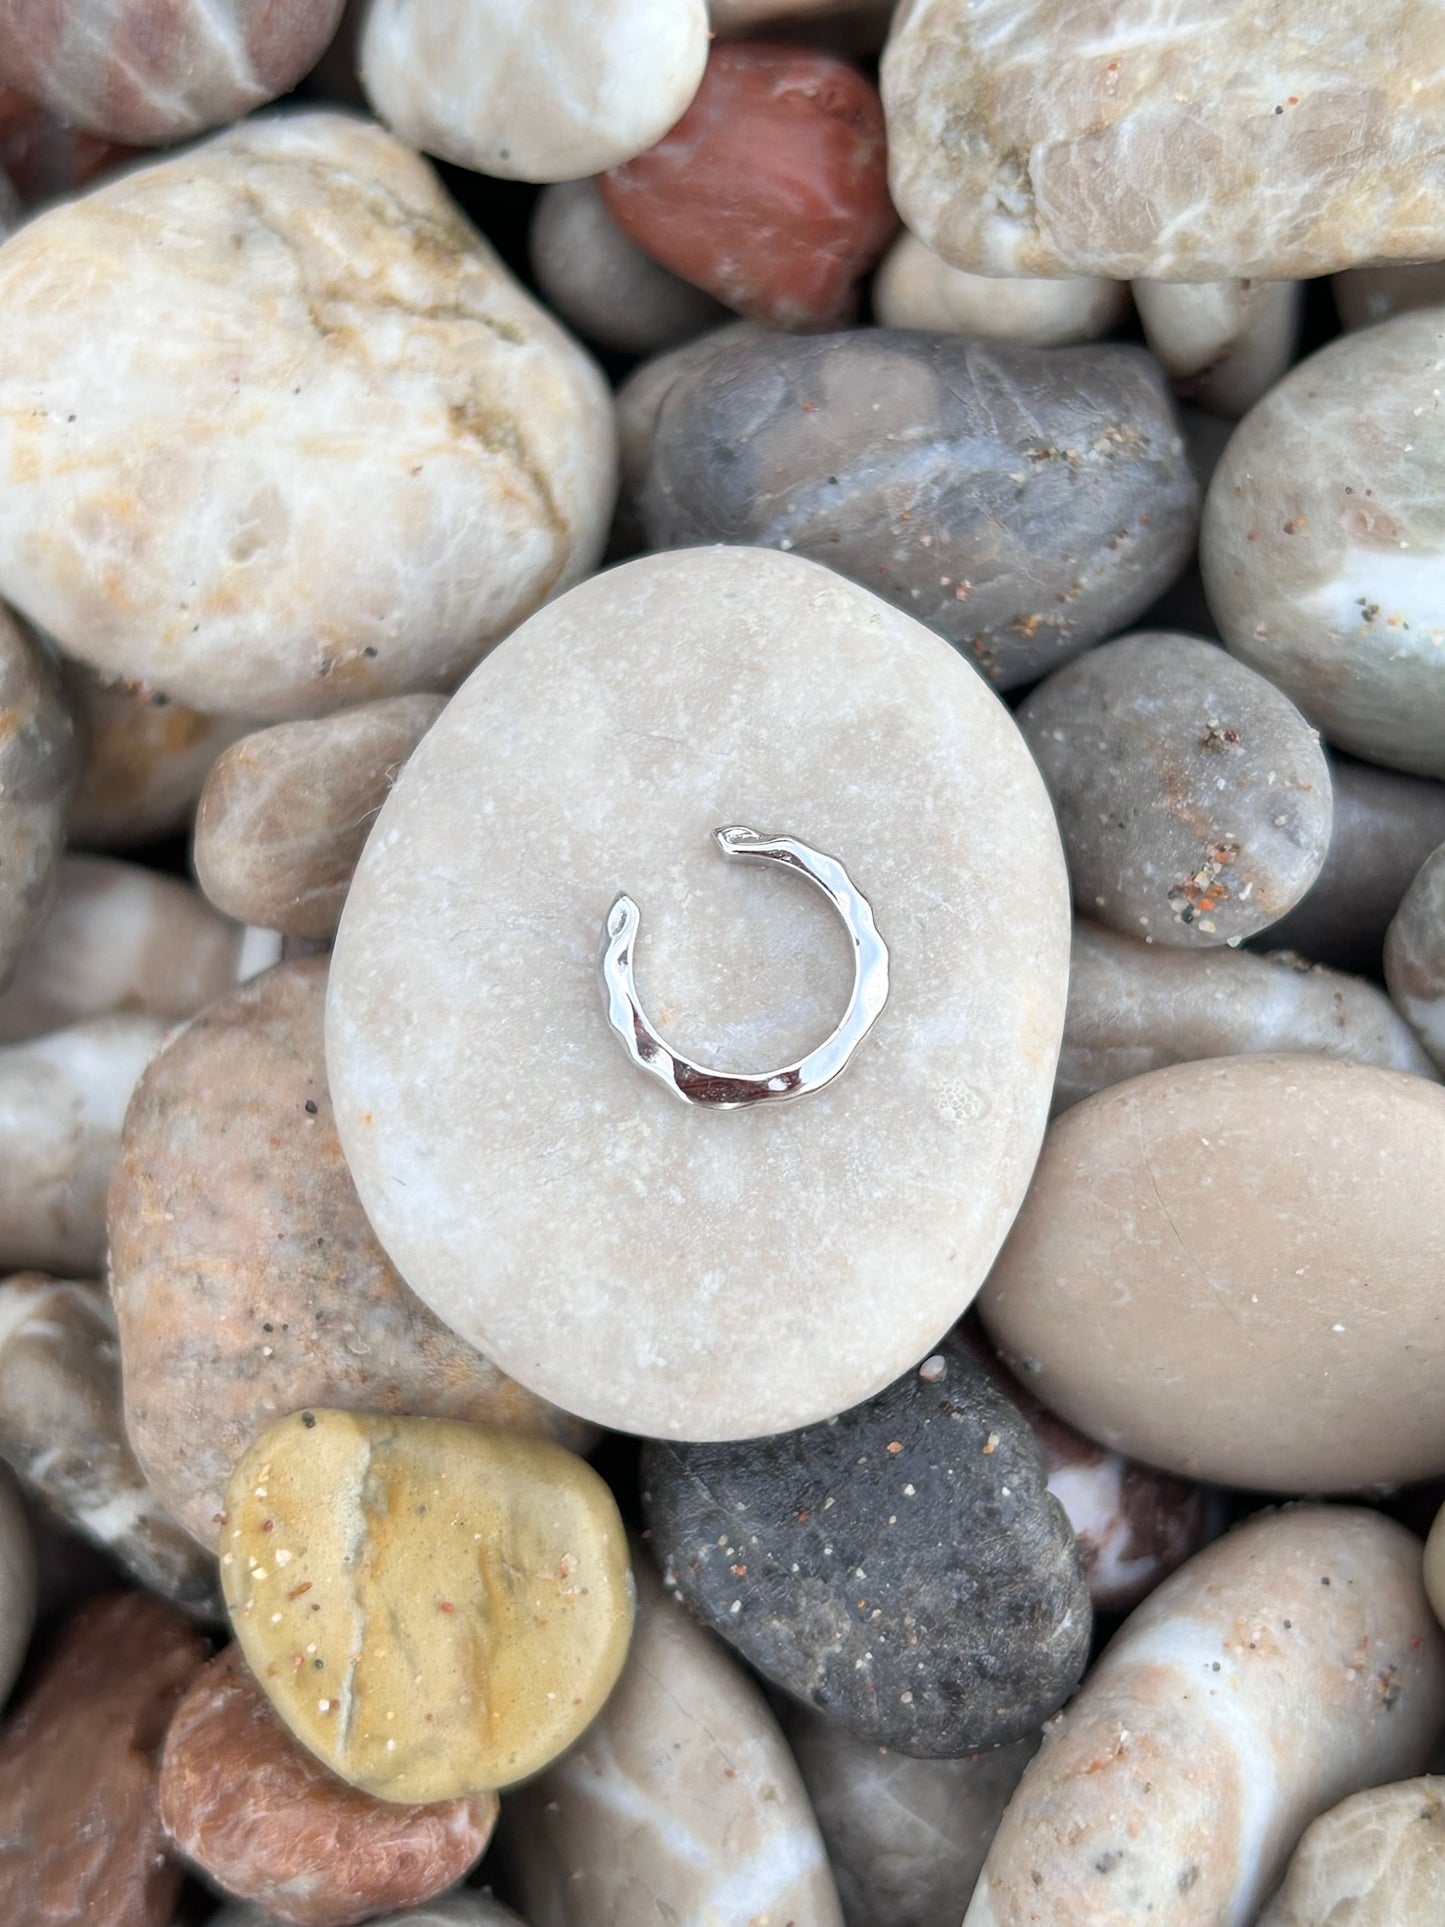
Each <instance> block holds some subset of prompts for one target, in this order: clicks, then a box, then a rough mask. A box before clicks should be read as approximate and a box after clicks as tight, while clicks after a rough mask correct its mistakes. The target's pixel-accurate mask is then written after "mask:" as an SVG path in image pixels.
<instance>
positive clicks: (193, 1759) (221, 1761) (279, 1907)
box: [159, 1646, 497, 1927]
mask: <svg viewBox="0 0 1445 1927" xmlns="http://www.w3.org/2000/svg"><path fill="white" fill-rule="evenodd" d="M301 1658H302V1665H301V1667H300V1668H297V1669H296V1670H298V1671H300V1672H304V1673H308V1674H310V1675H311V1678H310V1681H309V1683H310V1684H311V1685H313V1686H314V1685H316V1684H317V1683H318V1676H317V1675H316V1674H314V1673H313V1672H312V1669H311V1666H310V1664H309V1663H308V1662H307V1661H306V1659H305V1656H304V1654H303V1655H301ZM320 1683H321V1684H322V1685H324V1684H325V1681H324V1680H321V1681H320ZM159 1798H160V1814H161V1823H162V1825H163V1826H164V1827H165V1830H166V1833H167V1834H168V1836H169V1837H170V1840H171V1841H172V1843H173V1844H174V1846H175V1847H177V1848H178V1849H179V1850H180V1852H181V1853H183V1854H184V1855H185V1857H186V1859H187V1860H189V1861H190V1862H191V1864H192V1865H193V1866H196V1867H199V1868H200V1870H201V1871H202V1873H204V1874H205V1875H206V1877H207V1878H208V1879H210V1880H213V1881H215V1882H216V1883H217V1885H218V1886H220V1887H221V1888H223V1889H224V1890H225V1891H226V1892H227V1893H231V1894H237V1895H239V1896H240V1897H242V1898H243V1899H246V1900H254V1901H258V1902H259V1903H260V1904H261V1905H262V1906H264V1907H269V1908H270V1909H271V1911H272V1912H273V1913H275V1914H277V1915H278V1916H279V1917H280V1918H281V1919H282V1920H284V1921H288V1922H291V1923H292V1924H293V1927H353V1923H355V1922H358V1921H362V1920H370V1919H371V1918H372V1916H373V1915H375V1914H377V1913H379V1912H380V1911H381V1910H382V1909H383V1908H384V1907H402V1906H407V1905H409V1904H411V1903H413V1902H416V1901H422V1900H430V1899H431V1898H432V1896H433V1895H434V1894H439V1893H443V1892H445V1890H446V1889H447V1888H448V1887H451V1886H453V1885H455V1883H456V1882H457V1881H458V1880H461V1879H462V1878H463V1877H464V1876H465V1874H466V1873H467V1870H468V1869H469V1868H470V1867H471V1866H472V1865H473V1863H474V1862H475V1861H476V1860H477V1859H478V1858H479V1857H480V1855H481V1853H482V1850H483V1848H484V1847H485V1846H486V1844H487V1841H488V1839H489V1837H490V1835H491V1832H492V1828H493V1827H494V1826H495V1825H496V1819H497V1796H496V1795H495V1793H476V1794H472V1795H471V1796H469V1797H468V1798H466V1799H458V1800H449V1801H446V1802H444V1803H442V1804H439V1805H433V1806H401V1805H396V1804H394V1803H392V1802H390V1801H386V1800H375V1799H372V1798H371V1796H370V1795H369V1794H366V1793H359V1792H358V1791H357V1790H356V1788H355V1787H350V1786H347V1785H346V1783H345V1782H344V1781H342V1780H338V1779H337V1778H336V1776H335V1775H334V1774H332V1773H328V1772H327V1770H326V1768H325V1767H324V1766H322V1765H321V1764H320V1763H319V1762H318V1761H317V1760H315V1759H313V1757H312V1756H311V1754H309V1753H308V1752H307V1751H306V1750H305V1748H304V1747H302V1746H301V1745H299V1744H298V1742H297V1741H296V1740H294V1739H293V1738H292V1737H291V1735H290V1733H288V1732H287V1730H286V1728H285V1727H284V1726H283V1725H282V1723H281V1721H280V1720H279V1719H277V1717H276V1715H275V1713H274V1712H273V1711H272V1710H271V1706H270V1704H269V1702H268V1701H267V1699H266V1695H265V1694H264V1693H263V1692H262V1691H261V1688H260V1687H259V1686H258V1685H257V1684H256V1681H255V1680H254V1678H253V1677H252V1676H251V1673H250V1672H249V1670H248V1669H247V1666H246V1662H245V1660H244V1659H243V1658H242V1656H241V1651H240V1648H239V1647H237V1646H228V1647H227V1648H226V1650H225V1651H224V1652H223V1653H221V1654H220V1655H219V1656H218V1657H217V1658H215V1659H213V1660H212V1661H211V1662H210V1664H209V1665H208V1666H207V1667H205V1668H204V1670H203V1671H202V1672H201V1673H200V1674H199V1675H198V1676H197V1677H196V1679H195V1680H194V1681H193V1682H192V1684H191V1687H190V1690H189V1691H188V1692H187V1694H186V1696H185V1698H184V1699H183V1700H182V1701H181V1703H180V1705H179V1706H178V1707H177V1708H176V1712H175V1717H174V1718H173V1719H172V1721H171V1724H170V1728H169V1730H168V1732H167V1734H166V1744H165V1751H164V1753H163V1754H162V1756H161V1771H160V1793H159Z"/></svg>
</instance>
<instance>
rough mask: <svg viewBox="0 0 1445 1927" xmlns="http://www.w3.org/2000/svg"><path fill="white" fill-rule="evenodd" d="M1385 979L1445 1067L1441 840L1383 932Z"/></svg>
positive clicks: (1444, 855)
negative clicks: (1387, 927)
mask: <svg viewBox="0 0 1445 1927" xmlns="http://www.w3.org/2000/svg"><path fill="white" fill-rule="evenodd" d="M1385 982H1386V983H1387V984H1388V985H1389V987H1390V995H1391V996H1392V997H1393V998H1394V1000H1395V1002H1396V1003H1397V1004H1398V1005H1399V1007H1400V1009H1401V1010H1402V1011H1403V1012H1404V1014H1405V1016H1406V1017H1407V1018H1408V1019H1409V1020H1410V1022H1411V1024H1413V1025H1414V1027H1415V1031H1416V1034H1417V1035H1418V1037H1419V1039H1420V1042H1421V1043H1422V1044H1423V1045H1424V1046H1425V1048H1426V1050H1427V1051H1429V1053H1430V1055H1431V1057H1433V1058H1434V1060H1435V1062H1436V1063H1437V1064H1438V1065H1439V1066H1440V1068H1441V1069H1442V1070H1445V843H1442V844H1441V845H1440V847H1439V848H1438V849H1436V850H1433V851H1432V852H1431V854H1430V855H1429V856H1427V857H1426V859H1425V861H1424V863H1423V864H1421V866H1420V869H1419V871H1418V873H1417V875H1416V877H1415V880H1414V882H1413V883H1412V884H1411V885H1410V887H1409V889H1408V890H1407V891H1406V892H1405V894H1404V896H1403V897H1402V898H1401V900H1400V907H1399V909H1398V910H1397V911H1396V912H1395V916H1394V920H1393V922H1392V923H1391V925H1390V927H1389V929H1388V930H1387V931H1386V932H1385Z"/></svg>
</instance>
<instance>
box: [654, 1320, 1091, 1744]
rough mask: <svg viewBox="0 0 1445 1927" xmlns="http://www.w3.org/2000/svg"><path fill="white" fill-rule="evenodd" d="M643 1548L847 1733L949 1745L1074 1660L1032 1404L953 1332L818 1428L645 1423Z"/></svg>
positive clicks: (718, 1623) (1086, 1617)
mask: <svg viewBox="0 0 1445 1927" xmlns="http://www.w3.org/2000/svg"><path fill="white" fill-rule="evenodd" d="M642 1475H643V1485H644V1492H643V1508H644V1511H645V1513H646V1515H647V1518H648V1522H649V1524H650V1526H651V1529H652V1549H653V1551H654V1553H655V1554H656V1556H657V1558H658V1560H659V1562H660V1563H661V1564H662V1566H663V1569H664V1574H665V1576H666V1577H667V1578H668V1580H669V1583H671V1584H675V1586H676V1588H677V1590H678V1591H679V1593H680V1594H681V1596H682V1597H683V1598H684V1599H685V1600H686V1601H687V1603H688V1604H689V1605H690V1606H691V1607H692V1609H693V1610H694V1612H696V1613H697V1614H698V1615H699V1617H700V1618H701V1619H702V1620H703V1621H704V1623H705V1624H706V1625H708V1626H710V1627H711V1628H712V1629H713V1631H715V1632H717V1633H719V1634H720V1635H721V1636H722V1638H724V1639H725V1640H726V1641H727V1642H728V1643H729V1644H730V1645H731V1646H733V1647H734V1648H736V1650H737V1651H738V1652H739V1653H741V1654H742V1656H743V1657H744V1658H745V1659H746V1660H748V1661H749V1663H750V1664H751V1665H753V1666H754V1667H756V1668H757V1670H758V1671H759V1672H761V1673H762V1674H764V1675H765V1676H766V1677H767V1678H768V1679H770V1680H772V1681H773V1682H774V1683H775V1684H776V1685H779V1686H781V1687H783V1688H784V1689H785V1690H786V1691H788V1692H790V1693H792V1694H793V1695H794V1696H795V1697H796V1698H798V1699H801V1700H803V1701H804V1702H805V1703H806V1704H808V1705H810V1706H812V1707H813V1708H815V1709H816V1710H817V1711H819V1712H821V1713H825V1714H827V1715H828V1716H829V1717H830V1718H831V1719H834V1720H836V1721H837V1722H838V1723H839V1724H840V1725H842V1726H843V1727H845V1728H846V1729H847V1730H848V1731H849V1732H851V1733H853V1734H854V1735H855V1736H856V1737H858V1738H859V1739H863V1740H867V1741H870V1742H872V1743H874V1744H877V1745H882V1746H890V1747H896V1748H897V1749H898V1750H899V1751H900V1752H905V1753H910V1754H916V1755H918V1756H920V1757H923V1758H929V1759H956V1758H958V1757H960V1756H961V1755H963V1754H966V1753H970V1752H974V1751H976V1750H978V1749H981V1748H985V1747H993V1746H998V1745H1002V1744H1004V1743H1005V1742H1007V1741H1012V1740H1018V1739H1022V1738H1024V1737H1025V1736H1026V1735H1028V1734H1030V1733H1034V1732H1036V1731H1037V1729H1038V1727H1039V1726H1040V1725H1041V1724H1042V1722H1043V1721H1044V1720H1045V1719H1046V1718H1047V1717H1048V1716H1049V1714H1051V1713H1053V1712H1054V1711H1055V1710H1056V1709H1057V1708H1058V1707H1059V1706H1060V1705H1061V1704H1062V1702H1063V1701H1064V1699H1065V1698H1067V1696H1068V1694H1069V1693H1070V1691H1071V1690H1072V1688H1073V1687H1074V1685H1075V1684H1076V1682H1077V1680H1078V1678H1079V1675H1080V1673H1081V1672H1082V1670H1083V1666H1084V1662H1085V1659H1086V1658H1087V1655H1088V1649H1089V1634H1090V1628H1091V1624H1092V1613H1091V1609H1090V1605H1089V1596H1088V1590H1087V1587H1086V1585H1085V1582H1084V1575H1083V1568H1082V1565H1081V1562H1080V1557H1079V1550H1078V1546H1077V1544H1076V1543H1075V1539H1074V1534H1073V1531H1072V1529H1071V1528H1070V1526H1069V1523H1068V1519H1067V1517H1066V1515H1065V1513H1064V1511H1063V1508H1062V1507H1061V1506H1060V1505H1059V1504H1058V1502H1057V1500H1055V1499H1054V1498H1053V1497H1052V1496H1051V1495H1050V1494H1049V1493H1048V1491H1047V1489H1046V1484H1045V1479H1046V1474H1045V1468H1044V1462H1043V1457H1042V1454H1041V1453H1040V1450H1039V1447H1038V1445H1037V1444H1036V1442H1035V1440H1034V1437H1033V1434H1032V1432H1031V1431H1030V1429H1029V1426H1028V1423H1027V1421H1026V1420H1025V1419H1024V1418H1023V1416H1022V1414H1021V1413H1019V1412H1018V1411H1017V1410H1016V1408H1015V1407H1014V1406H1013V1405H1012V1404H1011V1403H1010V1402H1009V1400H1008V1399H1006V1398H1005V1397H1004V1396H1003V1394H1002V1393H1001V1392H1000V1391H999V1389H998V1387H997V1386H996V1385H995V1384H994V1383H993V1382H992V1380H991V1378H990V1377H989V1375H988V1374H987V1373H986V1372H985V1371H984V1370H983V1369H982V1368H981V1367H980V1366H979V1365H978V1364H977V1363H976V1362H975V1360H974V1359H973V1358H972V1357H971V1356H970V1355H969V1354H968V1352H967V1351H966V1350H965V1349H964V1347H963V1346H962V1345H961V1344H960V1343H959V1341H958V1340H956V1339H952V1338H950V1339H948V1340H946V1341H944V1343H943V1344H941V1345H940V1346H939V1348H938V1351H937V1353H936V1354H934V1355H933V1356H932V1357H930V1358H929V1359H927V1360H925V1362H924V1363H923V1365H921V1366H920V1367H919V1368H918V1369H917V1370H915V1371H912V1372H909V1373H907V1374H905V1376H904V1377H902V1378H900V1379H897V1380H895V1382H894V1383H893V1384H892V1385H890V1386H889V1387H888V1389H887V1390H886V1391H884V1392H880V1393H879V1395H878V1396H877V1397H876V1398H872V1399H869V1400H867V1401H866V1402H865V1403H864V1404H862V1405H856V1406H854V1407H853V1408H852V1409H851V1410H849V1411H846V1412H843V1413H842V1414H840V1416H839V1417H837V1418H835V1419H830V1420H828V1421H827V1422H826V1423H824V1424H821V1425H809V1426H805V1427H803V1428H802V1429H801V1430H800V1431H795V1432H787V1433H783V1434H781V1435H780V1436H777V1437H773V1438H760V1439H750V1440H747V1441H744V1442H741V1443H729V1444H720V1445H705V1444H704V1445H694V1444H687V1445H684V1444H673V1443H662V1442H660V1441H651V1442H649V1443H648V1444H647V1445H646V1446H645V1447H644V1450H643V1461H642Z"/></svg>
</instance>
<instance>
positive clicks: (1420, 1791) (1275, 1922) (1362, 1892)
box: [1257, 1775, 1445, 1927]
mask: <svg viewBox="0 0 1445 1927" xmlns="http://www.w3.org/2000/svg"><path fill="white" fill-rule="evenodd" d="M1442 1918H1445V1779H1438V1778H1432V1777H1430V1776H1428V1775H1426V1776H1422V1777H1421V1778H1420V1779H1418V1780H1396V1781H1395V1782H1394V1783H1393V1784H1392V1785H1390V1786H1377V1787H1370V1788H1368V1789H1367V1790H1366V1791H1365V1792H1364V1793H1356V1794H1353V1795H1351V1797H1350V1798H1349V1799H1348V1800H1342V1801H1341V1802H1340V1804H1339V1805H1338V1806H1337V1807H1331V1809H1330V1811H1329V1812H1328V1813H1324V1814H1321V1815H1320V1817H1319V1819H1318V1820H1315V1821H1312V1822H1311V1824H1310V1825H1309V1826H1308V1827H1306V1828H1305V1831H1304V1835H1303V1837H1302V1838H1301V1840H1300V1843H1299V1845H1298V1846H1297V1847H1296V1848H1295V1850H1294V1855H1293V1858H1292V1859H1291V1860H1290V1863H1289V1870H1288V1872H1287V1873H1286V1874H1285V1877H1284V1882H1283V1884H1282V1885H1281V1887H1280V1889H1279V1891H1278V1892H1277V1893H1276V1894H1275V1896H1274V1898H1273V1900H1271V1902H1270V1904H1269V1905H1268V1906H1267V1907H1266V1908H1265V1910H1264V1912H1263V1913H1262V1914H1261V1915H1260V1917H1259V1920H1258V1922H1257V1927H1438V1922H1439V1921H1440V1920H1441V1919H1442Z"/></svg>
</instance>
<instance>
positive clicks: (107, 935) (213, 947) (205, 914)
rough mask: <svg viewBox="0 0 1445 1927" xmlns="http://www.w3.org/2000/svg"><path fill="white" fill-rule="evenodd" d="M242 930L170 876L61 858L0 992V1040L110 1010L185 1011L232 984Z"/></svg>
mask: <svg viewBox="0 0 1445 1927" xmlns="http://www.w3.org/2000/svg"><path fill="white" fill-rule="evenodd" d="M243 936H244V933H243V932H242V931H241V930H240V929H238V927H237V926H236V925H235V924H234V923H232V922H231V921H230V919H229V918H227V917H223V916H221V915H220V914H219V912H217V911H216V910H213V909H212V908H211V906H210V904H208V903H207V902H206V900H205V898H204V897H203V896H202V895H201V893H200V891H199V890H196V889H194V888H192V886H191V885H190V884H187V883H182V882H181V880H180V879H179V877H171V876H163V875H162V874H161V873H160V872H159V871H157V870H148V869H144V868H142V866H141V865H140V864H138V863H123V862H121V861H119V860H118V859H116V858H114V857H104V856H84V855H81V854H79V853H76V854H73V855H70V856H66V857H63V858H62V859H61V864H60V879H59V885H58V888H57V890H56V896H55V902H54V904H53V905H52V907H51V910H50V913H49V915H48V916H47V917H46V919H45V922H44V923H43V924H42V925H41V926H40V928H39V930H37V931H36V933H35V935H34V937H33V938H32V939H31V941H30V942H29V944H28V945H27V946H26V948H25V949H24V950H23V951H22V952H21V955H20V960H19V962H18V963H17V964H16V966H15V969H14V971H13V972H12V973H11V977H10V981H9V982H8V983H7V984H6V985H5V988H4V989H3V990H0V1043H7V1044H10V1043H16V1042H23V1041H24V1040H26V1039H28V1038H31V1037H40V1036H43V1035H44V1033H45V1032H46V1031H51V1030H59V1029H61V1028H63V1027H64V1026H65V1025H67V1024H76V1023H81V1022H83V1021H84V1020H85V1019H87V1018H90V1017H103V1016H105V1015H107V1014H108V1013H109V1012H111V1011H118V1010H128V1011H140V1012H142V1013H144V1014H146V1015H149V1016H152V1017H164V1018H167V1019H169V1020H170V1021H171V1022H176V1021H178V1020H180V1019H183V1018H186V1017H193V1016H194V1015H195V1013H196V1012H197V1011H198V1010H199V1009H200V1008H201V1006H202V1005H203V1004H206V1003H209V1002H210V1000H211V998H213V997H219V996H220V995H221V993H222V992H223V991H225V990H227V989H228V988H229V987H230V986H231V985H232V984H234V983H235V982H236V981H237V979H238V977H239V975H240V968H241V950H242V943H243Z"/></svg>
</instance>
